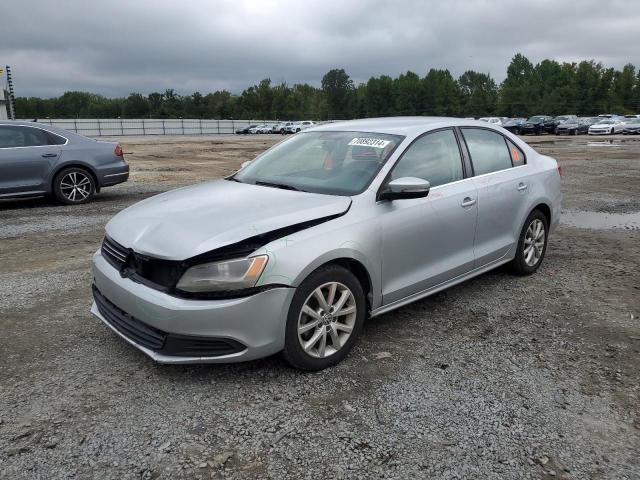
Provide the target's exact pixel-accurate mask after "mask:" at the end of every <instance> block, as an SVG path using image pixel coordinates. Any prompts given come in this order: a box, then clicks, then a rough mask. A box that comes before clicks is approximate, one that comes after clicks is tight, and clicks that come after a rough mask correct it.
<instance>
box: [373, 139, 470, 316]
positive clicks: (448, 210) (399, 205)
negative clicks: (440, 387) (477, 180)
mask: <svg viewBox="0 0 640 480" xmlns="http://www.w3.org/2000/svg"><path fill="white" fill-rule="evenodd" d="M401 177H418V178H422V179H425V180H428V181H429V182H430V183H431V190H430V192H429V195H428V196H427V197H425V198H416V199H407V200H395V201H392V202H390V201H383V202H379V203H378V205H377V208H378V210H379V216H380V219H381V225H382V240H383V241H382V249H381V254H382V258H381V260H382V297H383V303H384V304H385V305H388V304H390V303H393V302H395V301H398V300H402V299H403V298H406V297H409V296H411V295H413V294H417V293H420V292H422V291H424V290H428V289H430V288H432V287H434V286H436V285H438V284H440V283H443V282H446V281H447V280H450V279H452V278H454V277H456V276H458V275H462V274H464V273H466V272H468V271H469V270H471V269H472V268H473V265H474V255H473V241H474V233H475V228H476V217H477V208H478V207H477V193H476V187H475V184H474V182H473V179H471V178H465V169H464V166H463V162H462V156H461V151H460V148H459V144H458V141H457V137H456V134H455V133H454V131H453V129H443V130H439V131H435V132H429V133H427V134H425V135H423V136H422V137H420V138H418V139H417V140H415V141H414V142H413V143H412V144H411V145H410V146H409V147H408V148H407V150H406V151H405V152H404V153H403V155H402V157H401V158H400V159H399V160H398V162H397V163H396V165H395V166H394V168H393V170H392V171H391V174H390V178H389V179H388V181H391V180H394V179H397V178H401Z"/></svg>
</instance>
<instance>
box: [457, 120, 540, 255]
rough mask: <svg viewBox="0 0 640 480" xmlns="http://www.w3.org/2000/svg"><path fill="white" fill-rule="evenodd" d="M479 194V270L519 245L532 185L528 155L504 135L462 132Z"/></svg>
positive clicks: (474, 130) (476, 243)
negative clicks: (527, 162) (530, 182)
mask: <svg viewBox="0 0 640 480" xmlns="http://www.w3.org/2000/svg"><path fill="white" fill-rule="evenodd" d="M461 131H462V134H463V137H464V140H465V143H466V146H467V149H468V152H469V155H470V157H471V163H472V164H473V169H474V177H473V182H474V184H475V186H476V188H477V190H478V226H477V228H476V235H475V241H474V250H475V256H476V267H481V266H483V265H487V264H489V263H491V262H494V261H498V260H500V259H502V258H503V257H505V256H507V255H508V254H509V251H510V249H511V248H512V247H514V245H515V244H516V243H517V241H518V236H519V234H520V223H521V222H522V221H523V220H524V219H523V218H522V215H523V213H522V212H523V211H524V210H525V209H526V205H527V196H528V190H529V184H528V181H527V176H526V174H527V173H526V172H527V165H526V159H525V157H524V153H523V152H522V150H520V148H518V147H517V146H516V145H514V144H513V143H512V142H511V141H510V140H508V139H507V138H506V137H505V136H503V135H501V134H500V133H498V132H496V131H494V130H490V129H485V128H475V127H473V128H472V127H464V128H461Z"/></svg>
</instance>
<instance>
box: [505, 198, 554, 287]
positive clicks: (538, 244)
mask: <svg viewBox="0 0 640 480" xmlns="http://www.w3.org/2000/svg"><path fill="white" fill-rule="evenodd" d="M548 230H549V226H548V222H547V217H545V215H544V214H543V213H542V212H541V211H540V210H534V211H533V212H531V214H530V215H529V216H528V217H527V220H526V221H525V222H524V227H522V232H520V238H519V239H518V248H517V250H516V256H515V258H514V259H513V260H512V262H511V267H512V268H513V270H514V272H515V273H517V274H518V275H531V274H532V273H535V271H536V270H538V267H540V264H541V263H542V260H543V259H544V254H545V252H546V251H547V236H548Z"/></svg>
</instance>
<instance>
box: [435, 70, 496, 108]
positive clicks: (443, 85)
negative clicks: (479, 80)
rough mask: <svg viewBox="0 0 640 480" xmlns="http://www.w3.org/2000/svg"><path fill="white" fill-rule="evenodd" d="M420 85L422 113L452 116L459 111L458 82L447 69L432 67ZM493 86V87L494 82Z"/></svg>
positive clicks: (459, 94)
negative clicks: (422, 102)
mask: <svg viewBox="0 0 640 480" xmlns="http://www.w3.org/2000/svg"><path fill="white" fill-rule="evenodd" d="M467 73H469V74H471V73H470V72H467ZM422 86H423V87H422V88H423V91H424V97H423V98H424V100H423V101H424V113H426V114H428V115H436V116H443V115H449V116H453V115H458V114H459V113H460V103H461V100H462V94H461V91H460V87H459V85H458V82H456V80H455V79H454V78H453V76H452V75H451V73H450V72H449V70H438V69H435V68H432V69H431V70H429V73H427V76H426V77H424V80H423V82H422ZM493 86H494V89H495V83H494V85H493Z"/></svg>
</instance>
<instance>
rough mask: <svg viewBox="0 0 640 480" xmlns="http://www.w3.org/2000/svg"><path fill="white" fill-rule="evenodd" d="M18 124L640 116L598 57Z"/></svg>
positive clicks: (96, 105)
mask: <svg viewBox="0 0 640 480" xmlns="http://www.w3.org/2000/svg"><path fill="white" fill-rule="evenodd" d="M16 110H17V116H18V118H32V117H33V118H46V117H49V118H145V117H146V118H212V119H232V118H236V119H264V120H269V119H273V120H275V119H279V120H293V119H317V120H327V119H349V118H364V117H379V116H392V115H438V116H442V115H445V116H462V117H481V116H493V115H498V116H507V117H515V116H521V117H528V116H530V115H535V114H546V115H560V114H567V113H573V114H577V115H596V114H600V113H618V114H630V113H637V112H639V111H640V71H637V70H636V67H635V66H634V65H632V64H630V63H629V64H627V65H625V66H624V67H623V68H622V70H616V69H614V68H609V67H604V66H603V65H602V64H601V63H599V62H596V61H594V60H585V61H582V62H579V63H566V62H565V63H559V62H557V61H555V60H549V59H546V60H542V61H541V62H540V63H538V64H536V65H534V64H533V63H532V62H531V61H530V60H529V59H527V58H526V57H525V56H524V55H522V54H517V55H515V56H514V57H513V59H512V60H511V63H510V64H509V66H508V68H507V75H506V78H505V80H504V81H503V82H502V83H501V84H497V83H496V81H495V80H494V79H493V78H492V77H491V76H490V75H489V74H486V73H481V72H476V71H473V70H468V71H466V72H464V73H463V74H462V75H461V76H460V77H459V78H457V79H456V78H454V77H453V75H452V74H451V72H450V71H449V70H446V69H436V68H432V69H431V70H429V71H428V72H427V74H426V75H425V76H424V77H421V76H419V75H418V74H417V73H415V72H411V71H408V72H407V73H403V74H401V75H399V76H398V77H396V78H392V77H390V76H388V75H381V76H379V77H372V78H370V79H369V80H368V81H367V82H366V83H360V84H358V85H356V84H355V83H354V82H353V80H352V79H351V78H350V77H349V75H348V74H347V72H346V71H345V70H344V69H333V70H330V71H329V72H327V73H326V74H325V75H324V77H323V78H322V82H321V86H320V87H314V86H312V85H308V84H296V85H292V86H291V85H288V84H286V83H281V84H273V83H272V82H271V80H270V79H268V78H267V79H264V80H262V81H260V82H259V83H258V84H256V85H253V86H251V87H249V88H247V89H246V90H244V91H243V92H242V93H241V94H240V95H233V94H231V93H230V92H228V91H226V90H222V91H216V92H212V93H207V94H205V95H203V94H201V93H200V92H195V93H193V94H191V95H179V94H177V93H176V92H175V90H173V89H168V90H165V91H164V92H154V93H151V94H149V95H143V94H141V93H131V94H130V95H129V96H128V97H122V98H107V97H104V96H102V95H97V94H93V93H88V92H78V91H74V92H66V93H64V94H63V95H62V96H60V97H55V98H37V97H19V98H17V99H16Z"/></svg>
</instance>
